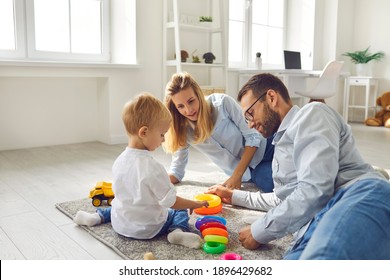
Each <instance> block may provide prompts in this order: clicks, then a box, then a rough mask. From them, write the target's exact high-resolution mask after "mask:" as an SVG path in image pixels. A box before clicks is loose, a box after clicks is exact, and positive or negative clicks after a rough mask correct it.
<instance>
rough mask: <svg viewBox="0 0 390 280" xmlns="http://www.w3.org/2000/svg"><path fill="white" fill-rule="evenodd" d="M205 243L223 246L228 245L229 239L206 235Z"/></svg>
mask: <svg viewBox="0 0 390 280" xmlns="http://www.w3.org/2000/svg"><path fill="white" fill-rule="evenodd" d="M204 241H206V242H216V243H222V244H227V243H228V241H229V240H228V239H227V237H225V236H220V235H206V236H205V237H204Z"/></svg>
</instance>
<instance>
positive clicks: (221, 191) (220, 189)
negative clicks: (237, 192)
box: [205, 185, 233, 204]
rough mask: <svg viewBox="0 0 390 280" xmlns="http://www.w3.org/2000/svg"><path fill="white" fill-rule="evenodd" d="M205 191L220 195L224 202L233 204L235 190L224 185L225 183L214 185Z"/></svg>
mask: <svg viewBox="0 0 390 280" xmlns="http://www.w3.org/2000/svg"><path fill="white" fill-rule="evenodd" d="M205 193H210V194H215V195H218V196H219V197H220V198H221V199H222V201H223V202H224V203H229V204H232V196H233V190H231V189H229V188H227V187H225V186H223V185H214V186H211V187H210V188H208V189H207V191H205Z"/></svg>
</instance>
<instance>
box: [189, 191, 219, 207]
mask: <svg viewBox="0 0 390 280" xmlns="http://www.w3.org/2000/svg"><path fill="white" fill-rule="evenodd" d="M195 200H197V201H203V200H206V201H207V202H208V203H209V207H208V208H212V207H216V206H218V205H220V204H221V198H220V197H219V196H218V195H215V194H206V193H203V194H198V195H196V196H195ZM205 208H206V207H205Z"/></svg>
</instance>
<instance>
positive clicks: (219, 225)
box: [199, 222, 227, 232]
mask: <svg viewBox="0 0 390 280" xmlns="http://www.w3.org/2000/svg"><path fill="white" fill-rule="evenodd" d="M206 228H221V229H224V230H227V228H226V226H225V225H224V224H222V223H220V222H208V223H205V224H203V225H201V226H200V227H199V231H200V232H202V231H204V230H205V229H206Z"/></svg>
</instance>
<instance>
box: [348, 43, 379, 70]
mask: <svg viewBox="0 0 390 280" xmlns="http://www.w3.org/2000/svg"><path fill="white" fill-rule="evenodd" d="M369 48H370V47H368V48H366V49H365V50H363V51H354V52H345V53H343V54H342V55H343V56H347V57H349V58H350V59H351V61H352V63H354V64H356V72H357V75H358V76H366V75H367V74H368V70H369V69H368V68H367V66H368V65H367V63H368V62H370V61H371V60H374V61H380V60H381V59H382V58H383V57H384V56H385V53H384V52H382V51H380V52H376V53H369V52H368V50H369Z"/></svg>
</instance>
